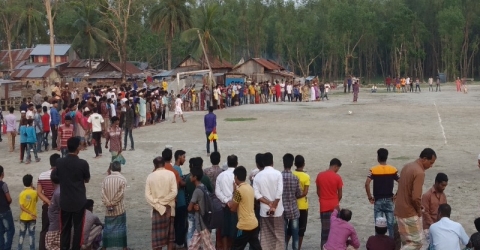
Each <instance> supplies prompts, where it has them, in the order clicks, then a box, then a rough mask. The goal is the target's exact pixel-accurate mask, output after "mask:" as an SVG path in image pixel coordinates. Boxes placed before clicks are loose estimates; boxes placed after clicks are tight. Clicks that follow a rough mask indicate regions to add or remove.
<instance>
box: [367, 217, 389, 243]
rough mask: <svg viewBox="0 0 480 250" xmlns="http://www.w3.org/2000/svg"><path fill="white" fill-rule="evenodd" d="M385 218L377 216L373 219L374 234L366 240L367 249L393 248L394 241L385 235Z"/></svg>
mask: <svg viewBox="0 0 480 250" xmlns="http://www.w3.org/2000/svg"><path fill="white" fill-rule="evenodd" d="M386 233H387V219H385V218H384V217H378V218H377V219H375V234H376V235H374V236H370V238H368V241H367V250H395V241H394V240H393V239H392V238H390V237H388V236H386V235H385V234H386Z"/></svg>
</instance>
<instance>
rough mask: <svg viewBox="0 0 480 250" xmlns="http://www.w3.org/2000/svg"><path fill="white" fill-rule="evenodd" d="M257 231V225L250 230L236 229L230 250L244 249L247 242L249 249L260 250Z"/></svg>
mask: <svg viewBox="0 0 480 250" xmlns="http://www.w3.org/2000/svg"><path fill="white" fill-rule="evenodd" d="M258 231H259V229H258V227H257V228H255V229H253V230H251V231H245V230H238V233H237V237H236V238H235V240H234V242H233V246H232V250H244V249H245V247H246V246H247V244H249V245H250V248H249V249H251V250H262V247H261V246H260V241H259V240H258Z"/></svg>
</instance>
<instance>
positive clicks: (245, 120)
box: [225, 117, 257, 122]
mask: <svg viewBox="0 0 480 250" xmlns="http://www.w3.org/2000/svg"><path fill="white" fill-rule="evenodd" d="M255 120H257V118H252V117H247V118H245V117H239V118H225V121H226V122H248V121H255Z"/></svg>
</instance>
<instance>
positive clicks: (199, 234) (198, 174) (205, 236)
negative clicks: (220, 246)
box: [188, 166, 215, 250]
mask: <svg viewBox="0 0 480 250" xmlns="http://www.w3.org/2000/svg"><path fill="white" fill-rule="evenodd" d="M202 178H203V170H202V168H201V167H199V166H195V167H192V168H191V169H190V181H191V182H193V183H194V184H195V186H196V188H195V191H193V195H192V199H191V200H190V204H188V211H189V212H194V213H195V233H194V234H193V237H192V240H191V243H190V244H189V247H188V249H189V250H197V249H200V246H201V244H202V242H203V249H205V250H215V248H214V247H213V245H212V242H211V241H210V230H209V229H208V228H207V227H206V226H205V223H204V222H203V218H202V215H203V214H204V213H205V201H204V198H205V197H204V192H205V190H206V188H205V186H204V185H203V184H202V182H201V180H202ZM200 241H202V242H200Z"/></svg>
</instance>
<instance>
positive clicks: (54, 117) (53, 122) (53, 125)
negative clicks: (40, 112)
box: [50, 101, 60, 150]
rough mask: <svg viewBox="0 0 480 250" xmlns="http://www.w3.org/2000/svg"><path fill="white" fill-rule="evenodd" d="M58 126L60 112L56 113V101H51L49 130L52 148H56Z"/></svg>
mask: <svg viewBox="0 0 480 250" xmlns="http://www.w3.org/2000/svg"><path fill="white" fill-rule="evenodd" d="M58 126H60V113H58V102H57V101H53V102H52V108H50V131H52V149H53V150H56V149H57V146H58V145H57V136H58Z"/></svg>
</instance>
